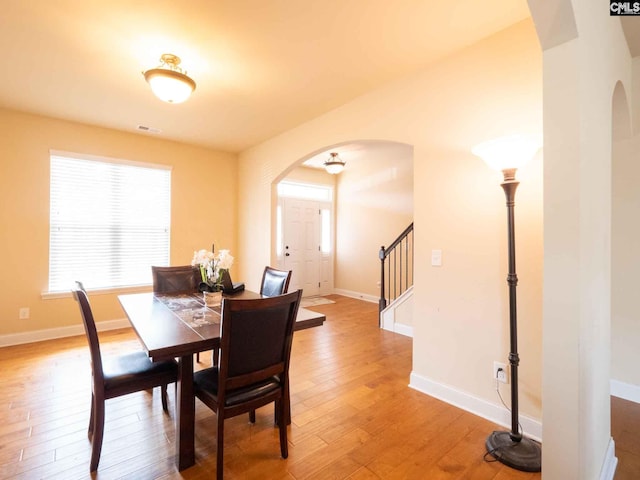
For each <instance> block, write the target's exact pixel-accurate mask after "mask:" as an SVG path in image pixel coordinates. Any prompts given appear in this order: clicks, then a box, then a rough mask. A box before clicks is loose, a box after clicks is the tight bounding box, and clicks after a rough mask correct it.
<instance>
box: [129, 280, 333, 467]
mask: <svg viewBox="0 0 640 480" xmlns="http://www.w3.org/2000/svg"><path fill="white" fill-rule="evenodd" d="M224 297H225V298H231V299H234V298H241V299H251V298H261V295H260V294H259V293H256V292H252V291H248V290H244V291H243V292H240V293H236V294H233V295H226V294H225V295H224ZM118 300H119V301H120V304H121V305H122V308H123V310H124V312H125V314H126V315H127V317H128V318H129V321H130V322H131V325H132V326H133V329H134V330H135V332H136V334H137V335H138V338H139V340H140V342H141V343H142V346H143V347H144V349H145V350H146V352H147V353H148V355H149V357H150V358H151V360H153V361H158V360H167V359H172V358H177V359H178V384H177V393H176V418H175V423H176V463H177V467H178V470H184V469H185V468H188V467H190V466H192V465H194V464H195V447H194V443H195V440H194V439H195V396H194V391H193V372H194V368H193V367H194V364H193V355H194V354H195V353H197V352H204V351H207V350H213V349H214V348H218V347H219V346H220V307H212V308H209V307H206V306H205V303H204V300H203V298H202V295H201V294H195V293H194V294H192V293H183V294H167V293H135V294H126V295H119V296H118ZM325 318H326V317H325V315H323V314H321V313H317V312H313V311H311V310H307V309H305V308H300V309H299V310H298V316H297V318H296V325H295V328H294V330H301V329H304V328H310V327H315V326H319V325H322V324H323V323H324V321H325Z"/></svg>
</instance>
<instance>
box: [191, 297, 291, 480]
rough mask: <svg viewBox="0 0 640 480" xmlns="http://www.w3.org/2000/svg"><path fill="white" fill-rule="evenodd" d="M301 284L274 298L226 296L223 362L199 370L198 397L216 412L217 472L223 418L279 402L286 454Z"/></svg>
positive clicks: (196, 378)
mask: <svg viewBox="0 0 640 480" xmlns="http://www.w3.org/2000/svg"><path fill="white" fill-rule="evenodd" d="M301 297H302V290H298V291H296V292H293V293H289V294H285V295H280V296H277V297H271V298H259V299H251V300H242V299H237V300H235V299H228V298H225V299H224V300H223V301H222V317H221V320H220V362H219V366H218V367H211V368H207V369H204V370H200V371H198V372H196V373H195V374H194V380H193V381H194V391H195V394H196V397H197V398H199V399H200V400H201V401H202V402H203V403H204V404H205V405H207V406H208V407H209V408H211V409H212V410H213V411H214V412H216V415H217V458H216V475H217V478H218V480H221V479H222V471H223V453H224V421H225V419H227V418H230V417H235V416H237V415H240V414H243V413H246V412H250V411H253V410H255V409H256V408H259V407H262V406H264V405H267V404H269V403H271V402H274V403H275V406H276V409H277V410H278V412H279V413H278V429H279V431H280V454H281V455H282V458H287V456H288V447H287V424H286V420H285V409H286V408H288V405H287V403H288V397H287V395H286V394H285V385H287V378H288V375H289V359H290V356H291V344H292V342H293V326H294V324H295V321H296V315H297V312H298V307H299V305H300V298H301Z"/></svg>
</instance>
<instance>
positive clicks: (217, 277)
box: [191, 249, 233, 285]
mask: <svg viewBox="0 0 640 480" xmlns="http://www.w3.org/2000/svg"><path fill="white" fill-rule="evenodd" d="M191 265H194V266H195V265H199V266H200V273H201V274H202V281H203V282H206V283H209V284H210V285H219V284H220V283H221V280H222V275H221V271H222V270H229V269H230V268H231V265H233V256H232V255H231V254H230V253H229V250H220V251H219V252H218V254H217V255H216V254H214V253H213V252H210V251H208V250H204V249H203V250H198V251H196V252H193V259H192V260H191Z"/></svg>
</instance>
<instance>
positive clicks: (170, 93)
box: [142, 53, 196, 103]
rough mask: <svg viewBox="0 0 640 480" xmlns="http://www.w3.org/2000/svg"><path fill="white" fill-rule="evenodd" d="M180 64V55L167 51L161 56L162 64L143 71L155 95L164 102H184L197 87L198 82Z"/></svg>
mask: <svg viewBox="0 0 640 480" xmlns="http://www.w3.org/2000/svg"><path fill="white" fill-rule="evenodd" d="M179 65H180V57H177V56H176V55H173V54H171V53H165V54H163V55H162V56H161V57H160V65H158V66H157V67H156V68H152V69H151V70H147V71H146V72H142V74H143V75H144V79H145V80H146V81H147V82H148V83H149V85H150V86H151V90H152V91H153V93H154V94H155V96H156V97H158V98H159V99H160V100H162V101H163V102H168V103H182V102H184V101H185V100H187V99H188V98H189V96H190V95H191V93H192V92H193V91H194V90H195V89H196V82H194V81H193V79H192V78H191V77H189V76H187V74H186V72H185V71H183V70H182V68H180V67H179Z"/></svg>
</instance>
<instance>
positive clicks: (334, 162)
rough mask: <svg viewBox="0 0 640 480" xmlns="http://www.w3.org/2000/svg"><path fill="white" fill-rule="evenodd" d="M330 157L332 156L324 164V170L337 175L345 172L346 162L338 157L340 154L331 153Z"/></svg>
mask: <svg viewBox="0 0 640 480" xmlns="http://www.w3.org/2000/svg"><path fill="white" fill-rule="evenodd" d="M329 155H331V156H330V157H329V158H328V159H327V160H325V162H324V168H325V170H326V171H327V173H330V174H332V175H336V174H338V173H340V172H341V171H342V170H344V166H345V165H346V162H345V161H344V160H342V159H341V158H340V157H338V154H337V153H336V152H331V153H330V154H329Z"/></svg>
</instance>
